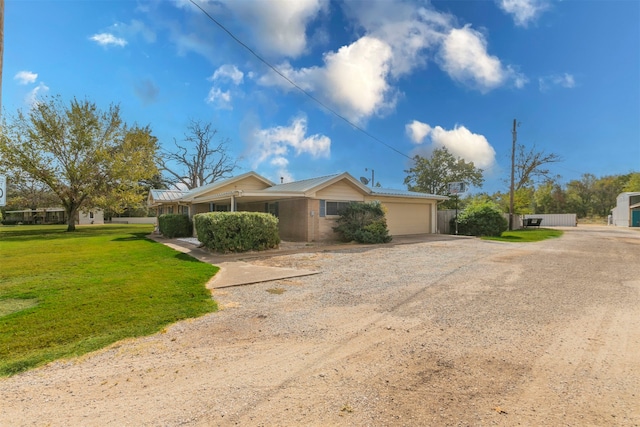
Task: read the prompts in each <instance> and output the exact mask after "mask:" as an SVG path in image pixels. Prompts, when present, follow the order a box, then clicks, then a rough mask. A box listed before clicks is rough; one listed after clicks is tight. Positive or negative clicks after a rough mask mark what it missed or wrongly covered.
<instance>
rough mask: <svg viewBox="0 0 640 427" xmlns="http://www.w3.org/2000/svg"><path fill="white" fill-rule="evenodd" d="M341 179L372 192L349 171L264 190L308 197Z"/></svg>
mask: <svg viewBox="0 0 640 427" xmlns="http://www.w3.org/2000/svg"><path fill="white" fill-rule="evenodd" d="M340 181H345V182H348V183H349V184H350V185H351V186H353V187H355V188H357V189H358V190H359V191H360V192H361V193H363V194H369V193H370V192H371V190H370V189H369V187H366V186H365V185H363V184H362V183H361V182H360V181H358V180H357V179H355V178H354V177H353V176H351V175H350V174H349V173H347V172H343V173H339V174H333V175H327V176H321V177H318V178H310V179H304V180H301V181H293V182H288V183H286V184H277V185H274V186H273V187H270V188H267V189H265V190H264V191H265V192H274V193H298V194H300V193H302V194H304V195H305V196H307V197H313V196H314V195H315V193H317V192H318V191H320V190H323V189H325V188H327V187H329V186H331V185H334V184H336V183H337V182H340Z"/></svg>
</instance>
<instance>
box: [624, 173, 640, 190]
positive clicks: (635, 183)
mask: <svg viewBox="0 0 640 427" xmlns="http://www.w3.org/2000/svg"><path fill="white" fill-rule="evenodd" d="M622 191H628V192H632V191H640V172H634V173H631V174H629V179H628V180H627V182H626V183H625V185H624V187H623V188H622Z"/></svg>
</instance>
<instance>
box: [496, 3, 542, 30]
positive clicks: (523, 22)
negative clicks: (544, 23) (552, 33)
mask: <svg viewBox="0 0 640 427" xmlns="http://www.w3.org/2000/svg"><path fill="white" fill-rule="evenodd" d="M498 6H499V7H500V9H502V10H503V11H504V12H506V13H508V14H509V15H512V16H513V21H514V22H515V24H516V25H517V26H519V27H527V26H528V25H529V23H531V22H533V21H535V20H536V19H538V17H539V16H540V15H542V13H543V12H544V11H546V10H547V9H549V1H548V0H498Z"/></svg>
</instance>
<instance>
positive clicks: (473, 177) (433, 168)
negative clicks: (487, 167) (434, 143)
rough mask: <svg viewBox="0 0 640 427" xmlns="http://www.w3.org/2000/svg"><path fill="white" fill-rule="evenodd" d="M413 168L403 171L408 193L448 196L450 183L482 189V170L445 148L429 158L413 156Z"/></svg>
mask: <svg viewBox="0 0 640 427" xmlns="http://www.w3.org/2000/svg"><path fill="white" fill-rule="evenodd" d="M413 162H414V163H413V167H412V168H410V169H408V170H405V173H407V174H408V175H407V177H406V178H405V179H404V183H405V185H406V186H407V188H408V189H409V190H410V191H420V192H424V193H429V194H439V195H446V194H449V189H448V184H449V183H450V182H463V183H465V184H466V185H467V186H471V185H473V186H475V187H482V184H483V183H484V178H483V176H482V172H483V171H482V169H480V168H477V167H476V166H475V165H474V164H473V162H467V161H465V160H464V159H462V158H460V157H455V156H454V155H453V154H451V153H450V152H449V150H447V148H446V147H442V148H436V149H435V150H433V153H431V157H428V158H425V157H422V156H415V157H414V158H413Z"/></svg>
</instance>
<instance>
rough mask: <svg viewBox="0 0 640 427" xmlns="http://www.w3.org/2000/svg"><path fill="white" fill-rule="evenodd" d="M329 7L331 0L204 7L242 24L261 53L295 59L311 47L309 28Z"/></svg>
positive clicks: (233, 1)
mask: <svg viewBox="0 0 640 427" xmlns="http://www.w3.org/2000/svg"><path fill="white" fill-rule="evenodd" d="M176 5H177V6H178V7H183V8H189V9H191V10H193V11H194V12H195V13H201V12H200V10H198V9H196V8H194V7H193V5H192V4H190V3H189V2H187V1H184V0H179V1H177V2H176ZM328 5H329V0H295V1H292V0H269V1H238V0H220V1H216V2H205V4H203V5H202V6H203V8H205V9H206V10H207V12H208V13H211V14H214V15H225V14H227V16H229V15H230V16H229V17H230V18H231V19H232V20H234V21H238V22H242V23H243V28H245V29H248V31H250V32H251V33H252V36H253V37H252V38H253V41H252V42H251V44H252V45H253V46H257V48H258V51H259V52H260V53H261V54H265V55H268V56H283V57H290V58H295V57H298V56H300V55H301V54H302V53H304V52H305V50H306V48H307V43H308V37H307V25H308V24H309V23H310V22H311V21H313V20H314V19H315V18H316V17H317V16H318V15H319V13H320V12H322V11H323V10H327V8H328ZM229 12H230V13H229Z"/></svg>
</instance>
